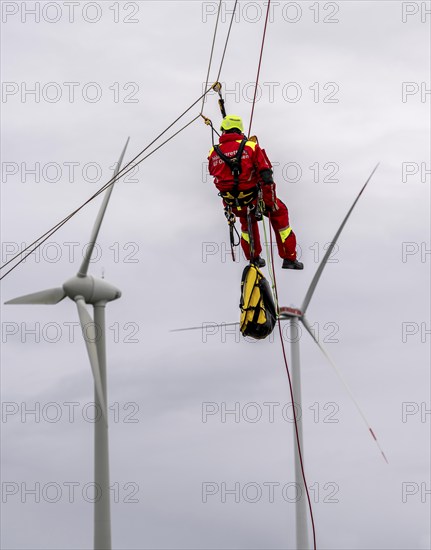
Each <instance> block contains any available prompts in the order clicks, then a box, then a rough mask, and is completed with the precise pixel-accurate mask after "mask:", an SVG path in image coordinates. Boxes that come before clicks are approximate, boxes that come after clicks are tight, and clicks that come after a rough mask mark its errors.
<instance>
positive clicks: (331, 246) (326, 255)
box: [301, 164, 379, 313]
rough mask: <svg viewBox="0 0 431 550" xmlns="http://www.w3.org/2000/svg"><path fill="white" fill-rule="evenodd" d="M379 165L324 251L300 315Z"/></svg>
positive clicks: (305, 309) (303, 311)
mask: <svg viewBox="0 0 431 550" xmlns="http://www.w3.org/2000/svg"><path fill="white" fill-rule="evenodd" d="M378 166H379V164H376V166H375V167H374V169H373V171H372V172H371V174H370V175H369V177H368V179H367V181H366V182H365V185H364V186H363V187H362V189H361V190H360V191H359V194H358V196H357V197H356V199H355V202H354V203H353V204H352V206H351V207H350V210H349V211H348V212H347V215H346V217H345V218H344V220H343V222H342V224H341V225H340V227H339V229H338V231H337V232H336V233H335V236H334V238H333V239H332V242H331V243H330V245H329V247H328V250H327V251H326V254H325V255H324V257H323V260H322V261H321V262H320V265H319V267H318V268H317V271H316V273H315V275H314V277H313V280H312V281H311V284H310V286H309V288H308V290H307V294H306V296H305V299H304V302H303V304H302V307H301V311H302V313H305V312H306V311H307V308H308V304H309V303H310V300H311V298H312V296H313V294H314V290H315V288H316V286H317V283H318V282H319V279H320V276H321V275H322V271H323V269H324V267H325V265H326V263H327V262H328V259H329V256H330V255H331V253H332V250H333V249H334V246H335V244H336V242H337V239H338V237H339V236H340V233H341V231H342V230H343V228H344V226H345V225H346V222H347V220H348V219H349V217H350V214H351V213H352V211H353V209H354V208H355V206H356V203H357V202H358V200H359V198H360V196H361V195H362V193H363V192H364V190H365V188H366V187H367V185H368V183H369V181H370V180H371V178H372V177H373V175H374V172H375V171H376V170H377V168H378Z"/></svg>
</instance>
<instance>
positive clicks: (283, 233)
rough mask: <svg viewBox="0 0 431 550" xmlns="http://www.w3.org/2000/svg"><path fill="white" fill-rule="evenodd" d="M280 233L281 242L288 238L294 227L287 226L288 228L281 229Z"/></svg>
mask: <svg viewBox="0 0 431 550" xmlns="http://www.w3.org/2000/svg"><path fill="white" fill-rule="evenodd" d="M279 233H280V237H281V242H282V243H284V241H285V240H286V239H287V237H288V236H289V235H290V234H291V233H292V228H291V227H286V229H281V230H280V231H279Z"/></svg>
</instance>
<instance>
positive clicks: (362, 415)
mask: <svg viewBox="0 0 431 550" xmlns="http://www.w3.org/2000/svg"><path fill="white" fill-rule="evenodd" d="M300 320H301V321H302V324H303V325H304V327H305V328H306V329H307V330H308V332H309V333H310V335H311V337H312V338H313V340H314V341H315V342H316V344H317V345H318V346H319V348H320V351H321V352H322V353H323V355H324V356H325V357H326V359H327V360H328V361H329V363H330V365H331V366H332V368H333V369H334V371H335V373H336V375H337V376H338V378H339V379H340V381H341V383H342V384H343V386H344V387H345V388H346V390H347V393H348V394H349V395H350V397H351V399H352V401H353V403H354V404H355V406H356V408H357V410H358V412H359V414H360V415H361V417H362V420H363V421H364V422H365V424H366V426H367V428H368V431H369V432H370V434H371V436H372V438H373V439H374V441H375V442H376V445H377V447H378V448H379V450H380V452H381V453H382V456H383V458H384V459H385V461H386V462H387V463H388V459H387V458H386V455H385V453H384V452H383V449H382V448H381V446H380V444H379V442H378V441H377V437H376V435H375V433H374V431H373V429H372V428H371V426H370V423H369V422H368V420H367V417H366V416H365V414H364V413H363V412H362V409H361V407H360V406H359V403H358V402H357V400H356V398H355V396H354V395H353V392H352V390H351V389H350V387H349V386H348V384H347V382H346V381H345V380H344V378H343V376H342V375H341V373H340V371H339V370H338V369H337V367H336V366H335V363H334V361H333V359H332V358H331V356H330V355H329V353H328V352H327V351H326V350H325V348H324V347H323V346H322V344H321V343H320V342H319V340H318V339H317V338H316V336H315V335H314V333H313V331H312V329H311V326H310V325H309V323H308V321H307V319H306V318H305V317H301V318H300Z"/></svg>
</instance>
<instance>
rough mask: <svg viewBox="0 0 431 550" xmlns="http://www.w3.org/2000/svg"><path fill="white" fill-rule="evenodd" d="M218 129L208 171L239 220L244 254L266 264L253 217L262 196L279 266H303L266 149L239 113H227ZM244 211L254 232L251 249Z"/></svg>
mask: <svg viewBox="0 0 431 550" xmlns="http://www.w3.org/2000/svg"><path fill="white" fill-rule="evenodd" d="M220 130H221V131H222V135H221V136H220V143H219V145H215V146H214V147H212V148H211V150H210V152H209V155H208V167H209V172H210V174H211V175H212V176H213V177H214V184H215V186H216V187H217V189H218V190H219V194H220V196H221V197H222V199H223V204H224V206H225V208H226V207H228V208H230V209H231V210H232V213H233V214H234V215H235V216H237V217H238V218H239V220H240V222H241V231H242V233H241V246H242V249H243V251H244V254H245V256H246V258H247V259H248V260H251V261H252V263H254V264H256V265H257V266H258V267H264V266H265V260H264V259H263V258H261V257H260V253H261V252H262V246H261V243H260V235H259V228H258V225H257V219H256V214H257V216H258V218H259V212H257V210H256V205H257V202H258V199H259V196H261V198H262V200H263V202H264V203H265V209H266V213H267V214H268V215H269V219H270V222H271V225H272V227H273V229H274V231H275V235H276V240H277V248H278V253H279V255H280V257H281V258H282V259H283V265H282V267H283V268H284V269H303V268H304V265H303V264H302V263H301V262H299V261H298V260H297V259H296V237H295V233H294V232H293V231H292V228H291V227H290V224H289V213H288V210H287V208H286V205H285V204H284V203H283V202H282V201H281V200H280V199H279V198H278V197H277V195H276V187H275V183H274V180H273V177H272V165H271V162H270V161H269V159H268V157H267V156H266V153H265V150H264V149H261V148H260V147H259V144H258V143H257V142H255V141H251V140H248V139H247V138H246V137H245V136H244V125H243V122H242V119H241V117H238V116H235V115H227V116H226V117H225V118H224V119H223V121H222V123H221V127H220ZM247 211H249V216H250V221H251V227H252V232H253V235H252V236H253V250H251V246H250V244H251V243H250V235H249V230H248V222H247ZM252 254H253V257H252Z"/></svg>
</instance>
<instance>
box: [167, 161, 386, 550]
mask: <svg viewBox="0 0 431 550" xmlns="http://www.w3.org/2000/svg"><path fill="white" fill-rule="evenodd" d="M377 167H378V165H377V166H376V167H375V168H374V169H373V171H372V172H371V174H370V176H369V177H368V179H367V181H366V182H365V184H364V186H363V187H362V189H361V190H360V192H359V194H358V196H357V197H356V199H355V201H354V203H353V204H352V206H351V207H350V210H349V211H348V212H347V214H346V217H345V218H344V220H343V222H342V223H341V225H340V227H339V229H338V231H337V232H336V233H335V236H334V238H333V240H332V242H331V243H330V246H329V247H328V250H327V251H326V254H325V256H324V257H323V259H322V262H321V263H320V265H319V267H318V269H317V271H316V273H315V275H314V277H313V280H312V281H311V284H310V286H309V288H308V290H307V293H306V295H305V299H304V302H303V304H302V307H301V309H297V308H292V307H281V308H280V312H279V319H281V320H289V321H290V327H289V328H290V350H291V361H290V367H291V373H292V388H293V396H294V400H295V405H297V406H298V409H299V410H302V398H301V369H300V354H299V347H300V346H299V338H298V334H299V331H298V328H299V326H298V323H299V322H301V323H302V324H303V325H304V327H305V328H306V330H307V331H308V332H309V333H310V335H311V337H312V338H313V340H314V341H315V342H316V344H317V345H318V346H319V348H320V349H321V351H322V352H323V354H324V355H325V357H326V358H327V359H328V361H329V362H330V364H331V365H332V367H333V368H334V369H335V372H336V374H337V376H338V377H339V378H340V380H341V382H342V383H343V385H344V386H345V388H346V389H347V391H348V393H349V395H350V397H351V398H352V399H353V401H354V403H355V406H356V408H357V409H358V411H359V413H360V415H361V417H362V419H363V420H364V422H365V424H366V425H367V428H368V430H369V431H370V433H371V435H372V437H373V439H374V440H375V442H376V444H377V445H378V447H379V449H380V452H381V453H382V455H383V458H384V459H385V460H386V456H385V454H384V453H383V450H382V448H381V447H380V445H379V443H378V441H377V439H376V436H375V435H374V432H373V430H372V429H371V427H370V424H369V422H368V420H367V419H366V417H365V415H364V414H363V412H362V410H361V408H360V407H359V404H358V402H357V401H356V399H355V397H354V395H353V393H352V391H351V390H350V388H349V386H348V385H347V384H346V382H345V381H344V379H343V378H342V376H341V374H340V373H339V371H338V370H337V368H336V366H335V364H334V362H333V360H332V359H331V357H330V356H329V354H328V353H327V352H326V350H325V349H324V348H323V346H322V345H321V343H320V342H319V341H318V339H317V338H316V336H315V335H314V333H313V331H312V329H311V326H310V324H309V322H308V320H307V319H306V317H305V312H306V311H307V308H308V306H309V304H310V301H311V298H312V296H313V294H314V291H315V289H316V286H317V283H318V282H319V279H320V276H321V275H322V271H323V269H324V268H325V265H326V264H327V262H328V259H329V257H330V255H331V252H332V250H333V249H334V246H335V244H336V242H337V240H338V237H339V236H340V234H341V232H342V230H343V228H344V226H345V225H346V222H347V220H348V219H349V217H350V214H351V213H352V211H353V209H354V208H355V206H356V203H357V202H358V200H359V198H360V196H361V195H362V193H363V192H364V190H365V188H366V187H367V185H368V183H369V181H370V180H371V178H372V176H373V175H374V173H375V171H376V170H377ZM238 324H239V323H226V324H225V326H230V325H238ZM202 328H203V327H202V326H200V327H190V328H183V329H175V330H173V331H171V332H179V331H185V330H197V329H202ZM297 430H298V440H299V445H300V447H301V454H302V459H303V461H304V454H305V453H304V446H303V436H302V423H301V422H300V421H299V422H297ZM293 435H294V449H295V452H294V458H295V460H294V464H295V481H296V484H297V485H296V486H297V487H300V488H301V491H300V495H301V498H299V499H298V500H297V501H296V504H295V518H296V549H297V550H308V549H309V548H310V544H309V537H308V521H307V515H308V514H307V499H306V498H305V494H306V491H305V487H304V480H303V476H302V469H301V460H300V456H299V450H298V441H297V439H296V433H295V430H294V434H293ZM386 461H387V460H386Z"/></svg>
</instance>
